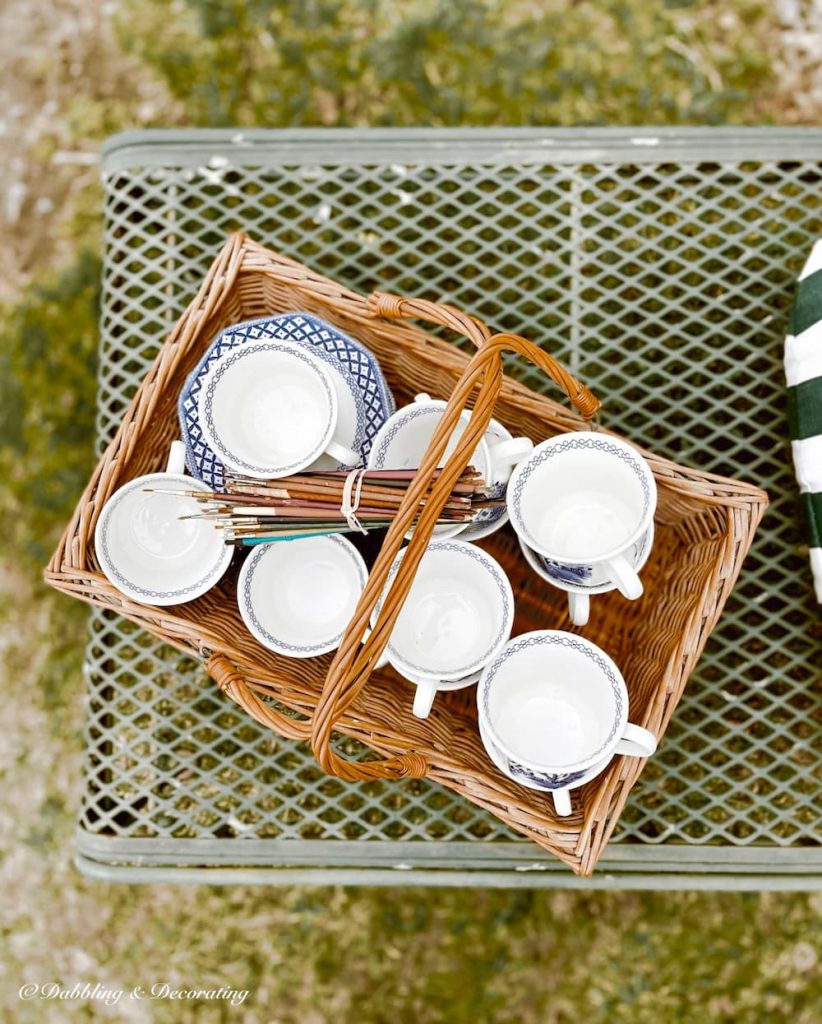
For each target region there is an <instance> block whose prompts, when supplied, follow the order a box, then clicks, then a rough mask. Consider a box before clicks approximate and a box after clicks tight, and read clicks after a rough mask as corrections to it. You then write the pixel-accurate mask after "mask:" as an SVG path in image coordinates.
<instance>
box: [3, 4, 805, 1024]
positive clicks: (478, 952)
mask: <svg viewBox="0 0 822 1024" xmlns="http://www.w3.org/2000/svg"><path fill="white" fill-rule="evenodd" d="M8 16H9V17H10V18H12V19H13V25H11V22H10V25H11V27H9V26H6V27H7V28H9V30H8V31H7V32H6V33H5V35H3V34H2V33H0V38H1V39H2V40H3V41H2V42H0V46H1V47H5V49H6V51H8V52H6V53H4V56H6V57H7V58H8V60H7V67H9V68H11V69H12V70H14V71H15V74H14V75H10V76H9V82H10V84H9V86H8V87H7V88H8V89H11V90H12V94H11V95H10V96H8V97H7V100H8V102H7V104H6V109H7V110H8V111H9V114H8V116H9V118H10V119H11V122H12V126H13V127H14V125H16V126H17V129H19V130H14V131H12V132H11V135H12V137H13V138H14V140H15V146H14V148H13V152H12V150H11V149H10V150H9V152H8V153H3V154H2V155H3V159H4V166H6V168H7V180H8V181H9V182H10V183H13V181H16V180H17V179H16V178H15V175H18V174H20V175H21V177H20V181H21V182H24V183H25V185H26V188H27V189H28V191H27V192H26V193H25V196H24V198H23V200H22V206H21V208H20V211H19V215H18V216H17V219H16V220H15V219H13V218H12V219H10V220H9V225H8V232H7V246H6V247H5V249H6V251H5V254H4V256H3V259H4V260H5V263H4V264H2V266H3V269H4V286H3V287H4V289H5V290H4V291H3V292H2V293H0V294H2V295H3V296H4V297H5V299H6V304H5V307H4V309H3V317H2V321H0V511H2V513H3V519H4V530H3V533H2V537H0V692H1V693H2V697H3V707H4V719H5V720H4V729H3V732H2V735H1V736H0V778H2V780H3V783H4V785H3V787H2V797H0V834H2V844H1V845H0V850H2V853H0V887H1V888H2V891H3V893H4V899H3V900H2V902H0V935H1V936H2V938H0V950H2V959H1V960H0V963H2V968H0V1018H2V1019H4V1020H9V1021H12V1020H13V1021H15V1022H21V1024H28V1022H33V1024H34V1022H36V1024H40V1022H46V1024H50V1022H52V1021H53V1022H57V1024H63V1022H65V1021H72V1022H73V1021H98V1020H99V1021H108V1020H112V1021H134V1022H143V1021H157V1022H161V1024H164V1022H169V1024H187V1022H189V1021H191V1022H195V1021H196V1022H197V1024H200V1022H205V1024H209V1022H212V1021H214V1022H217V1021H220V1022H222V1021H232V1022H234V1021H238V1022H243V1024H246V1022H257V1021H259V1022H264V1024H273V1022H291V1021H294V1022H296V1021H300V1022H308V1024H313V1022H325V1021H329V1020H335V1021H358V1022H359V1021H362V1022H368V1024H372V1022H373V1024H381V1022H383V1021H385V1022H386V1024H388V1022H391V1024H393V1022H404V1021H409V1022H410V1021H413V1022H420V1024H425V1022H439V1021H443V1022H448V1024H459V1022H462V1021H472V1022H473V1021H477V1022H483V1021H495V1022H500V1024H504V1022H509V1021H510V1022H512V1024H513V1022H517V1024H519V1022H522V1024H529V1022H532V1021H533V1022H541V1024H545V1022H548V1024H550V1022H573V1024H576V1022H580V1021H585V1022H586V1024H587V1022H596V1021H606V1020H607V1021H609V1022H627V1024H644V1022H646V1021H647V1022H653V1024H658V1022H660V1021H665V1022H668V1021H686V1022H691V1021H696V1020H700V1021H705V1022H706V1024H707V1022H729V1024H730V1022H734V1024H737V1022H740V1024H745V1022H752V1024H760V1022H770V1021H784V1020H792V1021H794V1022H795V1024H810V1022H815V1021H816V1020H819V1019H820V1017H822V1000H820V994H819V985H818V975H819V964H818V956H819V951H820V948H821V947H822V942H820V933H819V932H820V915H822V899H820V898H819V896H812V895H808V894H766V895H761V896H759V895H741V894H732V893H725V894H710V893H706V894H689V893H678V894H670V893H669V894H665V893H613V894H612V893H578V892H563V891H557V892H543V891H534V892H531V891H527V890H514V891H484V890H444V891H433V890H420V889H400V888H397V889H385V890H370V889H342V888H334V889H329V888H301V887H290V888H284V889H265V888H260V889H255V888H249V887H242V886H240V887H231V888H226V889H220V888H215V887H207V888H199V887H185V886H180V887H175V886H168V885H150V886H144V887H139V886H123V885H111V884H107V883H97V882H93V881H90V880H87V879H85V878H82V877H80V876H79V875H78V874H77V872H76V871H75V869H74V868H73V866H72V863H71V856H72V833H73V827H74V818H75V814H76V809H77V806H78V801H79V793H80V776H81V753H82V723H83V693H84V690H83V682H82V675H81V657H82V646H83V643H84V641H85V614H84V611H83V609H82V607H81V606H80V605H78V604H76V603H74V602H71V601H69V600H67V599H65V598H62V597H59V596H57V595H54V594H51V593H49V592H47V591H46V590H45V588H44V587H43V586H42V584H41V583H40V582H39V573H40V568H41V566H42V563H43V561H44V560H45V558H46V557H47V555H48V553H49V552H50V550H51V549H52V547H53V544H54V543H55V540H56V537H57V535H58V533H59V531H60V529H61V527H62V525H63V523H64V522H65V519H66V517H67V516H68V514H69V511H70V509H71V507H72V506H73V503H74V501H75V500H76V497H77V495H78V493H79V491H80V490H81V488H82V484H83V482H84V481H85V479H86V477H87V475H88V473H89V471H90V469H91V466H92V464H93V457H92V444H93V438H92V433H93V421H94V410H93V406H94V366H95V351H96V340H97V328H96V317H97V302H98V280H99V266H100V263H99V240H98V239H99V189H98V187H97V185H96V184H95V181H94V174H93V173H91V174H90V173H89V170H88V164H87V163H84V162H83V161H82V160H80V159H77V154H80V155H81V156H82V155H83V154H86V153H88V152H90V151H93V148H94V146H96V144H97V142H98V141H99V139H100V138H101V137H102V136H103V135H104V134H106V133H107V132H109V131H112V130H115V129H117V128H121V127H125V126H127V125H131V124H134V125H140V124H143V125H145V124H154V123H163V124H183V123H192V124H196V123H199V124H224V123H237V124H359V123H365V122H370V123H380V124H388V123H398V124H414V123H438V124H451V123H466V122H469V123H546V124H553V123H561V124H577V123H617V122H618V123H636V122H646V123H666V122H669V121H673V122H679V123H683V122H690V123H694V122H697V123H700V122H705V121H707V122H711V123H719V122H724V121H732V122H736V123H751V122H758V121H762V120H772V121H777V122H781V121H791V120H796V119H797V117H798V116H800V115H799V114H797V110H798V109H799V108H797V107H796V106H795V105H792V104H794V98H793V93H792V91H791V88H789V86H790V83H791V81H792V80H791V79H790V75H789V74H788V72H787V71H786V70H785V67H784V58H785V53H786V51H785V48H784V46H783V42H782V41H781V36H780V35H779V32H778V26H776V24H775V22H774V20H773V16H772V14H771V13H770V9H769V8H768V7H767V6H766V5H764V4H757V3H752V2H749V0H744V2H741V3H739V4H735V5H733V7H732V8H730V9H729V7H728V6H727V5H721V6H720V5H716V4H712V3H687V2H682V0H679V2H676V0H673V2H669V3H667V4H643V3H640V2H638V0H622V2H620V3H617V2H605V3H601V4H581V5H580V4H578V5H572V6H570V7H568V6H567V5H561V4H559V3H556V4H545V5H537V4H530V3H527V2H525V0H522V2H508V3H505V4H491V3H490V2H489V3H480V2H467V0H459V2H456V0H455V2H453V3H450V4H444V3H437V2H434V0H407V2H404V3H403V4H401V5H394V4H388V3H386V2H377V0H372V2H363V3H359V4H356V3H353V2H351V0H347V2H339V0H310V2H305V3H291V4H288V3H280V4H274V3H265V2H262V0H254V2H248V3H239V2H238V0H230V2H224V3H222V2H221V3H217V2H207V0H196V2H195V0H190V2H185V3H180V2H177V3H168V2H160V0H125V2H124V3H121V4H119V5H117V6H116V8H114V9H109V8H106V9H105V10H104V6H103V5H102V4H101V3H97V2H94V3H80V2H79V0H64V2H62V3H60V4H58V3H56V2H55V3H52V2H50V0H48V2H45V0H44V2H42V3H40V4H36V5H27V4H24V3H23V2H22V0H15V2H14V3H12V4H11V5H10V6H9V14H8ZM612 40H613V41H618V44H617V43H616V42H615V45H613V46H611V41H612ZM55 54H64V55H66V59H62V58H61V59H59V60H55V59H54V55H55ZM24 57H25V61H24V60H23V58H24ZM492 69H493V70H492ZM780 69H781V70H780ZM12 79H13V80H14V81H13V82H12ZM786 83H787V84H786ZM14 90H16V91H14ZM48 104H51V106H50V107H49V108H48V109H49V110H50V113H49V114H48V115H47V116H42V115H41V114H40V113H39V111H41V110H42V109H43V108H44V107H45V106H46V105H48ZM802 111H804V113H802V116H805V117H806V118H807V119H808V120H810V121H813V120H814V118H815V117H816V116H817V114H818V110H814V109H810V108H808V107H807V105H806V106H805V107H804V108H802ZM800 113H801V112H800ZM15 118H16V121H15ZM24 126H28V128H27V129H26V130H25V131H24V130H23V128H24ZM66 153H68V154H69V156H71V154H74V157H72V159H74V160H75V162H74V163H72V162H71V160H67V158H66V157H65V155H63V156H61V157H60V159H57V158H56V157H57V154H66ZM15 160H17V161H18V162H17V163H15ZM19 161H22V165H21V164H20V163H19ZM20 166H22V167H23V170H22V171H20ZM18 192H19V190H18ZM15 194H18V193H15ZM11 212H12V213H13V212H14V211H11ZM7 213H8V211H7ZM54 981H56V982H62V983H64V984H68V985H71V984H73V983H74V982H90V983H92V984H93V983H95V982H98V981H99V982H101V983H103V984H105V985H106V986H108V987H114V988H117V987H120V986H122V987H124V988H125V989H126V990H130V989H131V988H132V987H133V986H135V985H142V986H144V987H149V986H150V985H151V984H153V983H155V982H158V983H161V982H169V983H170V984H172V985H177V986H181V987H193V986H199V987H212V986H213V987H219V986H220V985H224V986H230V987H232V988H234V989H249V990H250V991H249V995H248V997H247V998H246V999H245V1001H244V1002H243V1004H242V1005H240V1006H231V1005H230V1004H229V1003H226V1002H223V1003H209V1002H207V1001H204V1000H201V1001H199V1002H195V1003H188V1002H175V1001H171V1000H157V1001H149V1000H132V1001H126V1000H122V1001H121V1002H120V1003H118V1004H117V1005H116V1006H106V1005H104V1004H103V1003H101V1002H90V1001H85V1002H83V1001H76V1002H67V1001H60V1000H38V999H34V1000H31V1001H21V1000H20V999H19V998H18V995H17V993H18V989H19V987H20V985H21V984H23V983H24V982H36V983H40V984H42V983H47V982H54Z"/></svg>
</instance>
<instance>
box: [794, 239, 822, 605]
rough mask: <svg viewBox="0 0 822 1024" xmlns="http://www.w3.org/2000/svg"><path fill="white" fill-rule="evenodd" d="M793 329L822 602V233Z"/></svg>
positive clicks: (802, 473) (799, 293)
mask: <svg viewBox="0 0 822 1024" xmlns="http://www.w3.org/2000/svg"><path fill="white" fill-rule="evenodd" d="M790 330H791V333H790V334H789V335H788V337H787V338H786V339H785V377H786V378H787V381H788V422H789V424H790V431H791V445H792V447H793V461H794V466H795V468H796V479H797V480H798V481H799V490H800V491H801V492H802V498H803V500H804V503H805V509H806V512H807V515H808V529H809V532H808V541H809V544H810V549H811V569H812V571H813V575H814V582H815V585H816V599H817V600H818V601H820V602H822V239H820V241H818V242H817V243H816V245H815V246H814V247H813V250H812V252H811V255H810V257H809V259H808V262H807V263H806V264H805V266H804V268H803V270H802V273H801V274H800V275H799V282H798V284H797V289H796V297H795V299H794V305H793V313H792V315H791V327H790Z"/></svg>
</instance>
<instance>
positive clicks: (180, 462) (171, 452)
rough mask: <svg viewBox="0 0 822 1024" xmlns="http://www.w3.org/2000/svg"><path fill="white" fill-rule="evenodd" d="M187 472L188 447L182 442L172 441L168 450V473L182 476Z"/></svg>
mask: <svg viewBox="0 0 822 1024" xmlns="http://www.w3.org/2000/svg"><path fill="white" fill-rule="evenodd" d="M185 471H186V446H185V445H184V444H183V442H182V441H172V442H171V447H170V448H169V449H168V462H167V463H166V473H174V474H175V476H182V475H183V473H185Z"/></svg>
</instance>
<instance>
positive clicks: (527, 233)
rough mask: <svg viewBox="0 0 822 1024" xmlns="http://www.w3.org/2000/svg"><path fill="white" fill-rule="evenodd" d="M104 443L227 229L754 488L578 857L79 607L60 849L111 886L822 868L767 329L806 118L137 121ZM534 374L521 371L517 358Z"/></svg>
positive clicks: (568, 880)
mask: <svg viewBox="0 0 822 1024" xmlns="http://www.w3.org/2000/svg"><path fill="white" fill-rule="evenodd" d="M103 175H104V181H105V262H104V287H103V306H102V339H101V362H100V383H99V420H98V426H99V445H100V447H101V448H102V446H103V445H105V444H106V443H107V441H108V440H109V439H110V438H111V436H112V434H113V433H114V431H115V429H116V427H117V425H118V423H119V420H120V418H121V416H122V414H123V412H124V410H125V408H126V405H127V403H128V401H129V399H130V397H131V395H132V394H133V392H134V390H135V389H136V387H137V385H138V383H139V381H140V379H141V377H142V376H143V374H144V373H145V371H146V369H147V367H148V365H149V364H150V362H151V360H152V359H153V358H154V356H155V354H156V352H157V349H158V346H159V345H160V343H161V342H162V340H163V338H164V336H165V335H166V333H167V332H168V331H169V329H170V328H171V326H172V325H173V323H174V322H175V320H176V319H177V317H178V316H179V314H180V313H181V312H182V310H183V308H184V307H185V305H186V303H187V302H188V300H189V298H190V297H191V296H192V295H193V293H194V292H195V290H196V289H197V287H198V284H199V282H200V279H201V276H202V275H203V274H204V272H205V270H206V268H207V267H208V265H209V263H210V262H211V260H212V258H213V256H214V254H215V253H216V252H217V250H218V248H219V247H220V245H221V244H222V242H223V241H224V238H225V236H226V234H227V233H228V232H230V231H232V230H235V229H237V228H242V229H244V230H247V231H248V232H249V233H250V234H251V235H252V236H253V237H255V238H256V239H258V240H259V241H261V242H263V243H264V244H266V245H270V246H271V247H273V248H276V249H279V250H281V251H283V252H285V253H286V254H288V255H291V256H293V257H295V258H296V259H298V260H301V261H303V262H305V263H307V264H309V265H310V266H313V267H315V268H316V269H318V270H320V271H321V272H323V273H325V274H328V275H330V276H332V277H335V278H338V279H339V280H341V281H343V282H345V283H346V284H348V285H350V286H351V287H353V288H356V289H358V290H360V291H363V292H367V291H369V290H370V289H372V288H374V287H377V286H379V287H382V288H384V289H387V290H390V291H393V292H398V293H401V294H409V295H415V294H424V295H428V296H431V297H436V298H439V299H443V300H445V301H450V302H453V303H455V304H456V305H458V306H460V307H462V308H463V309H466V310H469V311H473V312H475V313H477V314H478V315H479V316H481V317H482V318H483V319H486V320H488V321H489V322H491V323H492V324H494V326H496V327H498V328H505V329H509V330H513V331H517V332H520V333H523V334H525V335H527V336H528V337H530V338H532V339H533V340H534V341H536V342H537V343H539V344H541V345H544V346H546V347H548V348H550V350H551V351H552V352H553V353H554V354H556V355H557V356H558V357H559V358H560V359H561V360H563V361H564V362H565V363H566V365H568V366H569V367H570V368H571V370H572V371H573V372H574V373H575V374H577V375H578V376H579V377H580V378H581V379H582V380H584V381H585V382H586V383H588V384H590V385H591V386H592V387H593V388H594V389H595V390H596V391H597V392H598V393H599V394H600V395H601V396H602V397H603V398H604V399H605V402H606V409H605V422H606V423H607V424H608V425H609V426H612V427H614V428H615V429H617V430H618V431H620V432H622V433H624V434H625V435H627V436H629V437H632V438H634V439H635V440H636V441H638V442H640V443H642V444H645V445H647V446H649V447H651V448H653V449H655V450H657V451H659V452H660V453H661V454H665V455H670V456H672V457H673V458H675V459H677V460H678V461H681V462H684V463H686V464H689V465H694V466H698V467H699V468H702V469H708V470H715V471H717V472H719V473H723V474H728V475H732V476H737V475H738V476H741V477H744V478H747V479H749V480H751V481H752V482H754V483H756V484H759V485H760V486H763V487H765V488H767V489H768V491H769V492H770V495H771V498H772V502H773V504H772V506H771V508H770V510H769V512H768V514H767V516H766V518H765V520H764V522H763V525H762V528H761V530H760V532H759V535H758V537H757V540H756V542H755V544H754V547H753V549H752V551H751V554H750V556H749V558H748V560H747V562H746V564H745V567H744V569H743V572H742V576H741V577H740V580H739V583H738V586H737V588H736V590H735V592H734V594H733V596H732V598H731V600H730V602H729V604H728V607H727V610H726V612H725V614H724V616H723V618H722V619H721V621H720V623H719V625H718V627H717V629H716V631H715V633H714V635H713V637H712V638H711V640H710V642H709V644H708V648H707V650H706V652H705V654H704V656H703V658H702V660H701V662H700V664H699V666H698V668H697V671H696V672H695V673H694V675H693V677H692V678H691V680H690V683H689V684H688V687H687V690H686V692H685V696H684V699H683V701H682V703H681V705H680V707H679V709H678V711H677V713H676V715H675V718H674V721H673V724H672V726H671V728H670V730H669V732H668V734H667V736H666V738H665V740H664V742H663V743H662V745H661V748H660V750H659V752H658V754H657V755H656V756H655V757H654V758H653V760H652V762H651V763H650V764H649V765H648V767H647V768H646V769H645V771H644V772H643V774H642V777H641V779H640V781H639V783H638V784H637V786H636V787H635V789H634V791H633V793H632V796H631V799H630V801H629V804H628V807H627V809H626V811H625V813H624V815H623V817H622V819H621V821H620V823H619V825H618V828H617V831H616V834H615V838H614V841H613V842H612V844H611V846H610V847H609V849H608V851H607V852H606V856H605V857H604V858H603V860H602V861H601V863H600V867H599V869H598V872H597V874H596V875H595V877H594V878H593V879H591V880H581V879H578V878H576V877H575V876H573V875H572V874H571V872H569V871H568V870H567V869H566V868H564V867H562V866H561V865H559V864H558V863H557V862H555V861H554V860H553V859H552V858H551V857H550V856H549V855H547V854H544V853H543V852H542V851H540V850H539V849H538V848H537V847H535V846H533V845H532V844H530V843H528V842H527V841H525V840H523V839H521V838H519V837H517V836H516V835H515V834H514V833H512V832H510V831H509V830H508V829H507V828H506V827H505V826H503V825H502V824H501V823H499V822H498V821H496V819H494V818H491V817H489V816H487V815H486V814H485V813H484V812H481V811H479V810H477V809H476V808H474V807H473V806H471V805H469V804H467V803H464V802H463V801H461V800H460V799H459V798H458V797H456V796H455V795H453V794H451V793H449V792H448V791H446V790H443V789H440V788H439V787H437V786H436V785H434V784H430V783H426V782H424V781H419V780H413V781H406V782H404V783H398V784H387V783H373V784H367V785H364V784H361V785H348V784H344V783H341V782H340V781H338V780H336V779H333V778H328V777H325V776H323V775H322V773H321V772H320V771H319V769H318V768H317V767H316V765H315V763H314V761H313V759H312V757H311V754H310V752H309V751H308V750H307V748H306V747H304V746H302V745H300V744H297V743H293V742H289V741H285V740H280V739H278V738H277V737H276V736H274V735H273V734H272V733H270V732H268V731H266V730H264V729H263V728H262V727H260V726H258V725H257V724H256V723H255V722H254V721H252V720H251V719H249V718H247V717H245V716H244V715H243V713H242V712H241V711H240V710H239V709H238V708H237V707H236V706H235V705H233V704H230V703H229V702H228V701H227V700H225V699H224V698H223V697H222V696H221V695H220V694H219V692H218V691H217V689H216V687H215V686H214V685H213V684H212V683H211V682H210V680H208V679H207V678H206V677H205V676H204V674H203V673H202V671H201V670H200V669H199V667H198V666H197V665H196V664H195V663H194V662H192V661H190V660H188V659H186V658H184V657H183V656H182V655H180V654H179V653H177V652H176V651H173V650H171V649H169V648H165V647H163V646H162V645H161V644H159V643H158V642H157V641H155V640H154V639H153V638H151V637H149V636H148V635H146V634H144V633H142V632H141V631H139V630H138V629H137V628H136V627H134V626H132V625H131V624H129V623H127V622H125V621H124V620H122V619H120V618H118V617H116V616H114V615H112V614H111V613H107V612H104V611H101V610H94V611H93V612H92V615H91V626H90V640H89V644H88V650H87V659H86V672H87V682H88V695H89V700H88V715H87V723H86V730H85V742H86V756H85V774H84V793H83V802H82V808H81V813H80V819H79V823H78V832H77V859H78V863H79V865H80V867H81V869H82V870H83V871H85V872H87V873H88V874H90V875H94V876H97V877H106V878H115V879H123V880H154V879H158V880H159V879H164V880H185V881H191V880H201V881H207V882H215V881H254V882H278V881H289V882H295V881H307V880H311V881H323V882H352V883H360V882H362V883H383V882H385V883H390V884H402V883H406V884H408V883H413V884H434V885H444V884H474V885H480V884H481V885H492V884H494V885H521V886H535V885H568V886H570V885H573V886H577V887H589V888H596V887H608V886H633V887H665V888H672V887H708V886H711V887H717V888H790V887H796V888H800V887H808V886H810V885H813V884H817V883H818V881H819V877H820V867H822V856H820V851H819V847H818V838H819V823H820V817H821V816H822V815H821V813H820V802H819V789H818V776H819V772H818V770H819V766H820V760H822V758H820V730H819V717H818V715H819V687H818V683H819V675H820V664H822V657H820V654H822V643H821V642H820V638H821V637H822V631H820V625H819V623H820V615H819V609H818V608H817V607H816V606H815V605H814V603H813V599H812V592H811V583H810V578H809V574H808V569H807V565H806V560H805V557H804V554H803V552H802V550H801V547H800V544H801V531H800V525H799V514H800V511H799V502H798V500H797V496H796V493H795V488H794V484H793V479H792V471H791V465H790V450H789V445H788V441H787V437H788V430H787V423H786V412H785V404H784V400H783V376H782V369H781V348H782V339H783V334H784V331H785V324H786V313H787V311H788V309H789V306H790V301H791V295H792V291H793V286H794V280H795V277H796V275H797V273H798V271H799V269H800V267H801V265H802V262H803V260H804V258H805V256H806V254H807V251H808V248H809V246H810V244H811V242H812V241H813V240H814V239H815V238H816V237H818V236H819V235H820V234H822V131H816V130H789V129H761V130H760V129H752V130H737V129H728V130H724V129H723V130H703V129H691V130H679V129H677V130H663V131H650V130H636V131H626V130H584V131H582V130H580V131H577V130H536V129H519V130H509V131H501V130H472V129H463V130H446V131H429V130H413V131H316V130H299V131H254V132H242V133H241V132H232V131H189V132H177V131H175V132H142V133H136V134H127V135H121V136H118V137H116V138H114V139H112V140H111V141H110V142H109V143H108V145H107V146H106V148H105V151H104V156H103ZM518 370H519V372H520V373H521V374H522V376H523V379H525V380H526V382H527V383H529V384H530V385H531V386H536V387H539V386H540V385H541V382H540V381H539V380H537V379H533V378H531V377H530V376H529V374H528V372H527V370H524V369H523V368H522V367H516V366H512V372H514V373H516V372H518Z"/></svg>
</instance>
